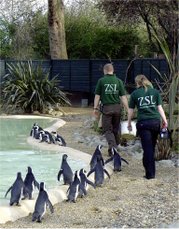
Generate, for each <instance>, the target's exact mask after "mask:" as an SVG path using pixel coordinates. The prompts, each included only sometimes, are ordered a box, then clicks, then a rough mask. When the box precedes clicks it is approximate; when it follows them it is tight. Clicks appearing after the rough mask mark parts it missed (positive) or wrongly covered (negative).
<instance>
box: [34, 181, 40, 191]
mask: <svg viewBox="0 0 179 229" xmlns="http://www.w3.org/2000/svg"><path fill="white" fill-rule="evenodd" d="M34 186H35V187H37V188H38V190H39V189H40V185H39V182H37V181H36V180H35V179H34Z"/></svg>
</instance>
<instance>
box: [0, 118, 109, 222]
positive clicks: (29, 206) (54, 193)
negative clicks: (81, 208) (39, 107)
mask: <svg viewBox="0 0 179 229" xmlns="http://www.w3.org/2000/svg"><path fill="white" fill-rule="evenodd" d="M8 117H10V116H8ZM26 117H27V116H26ZM31 117H32V116H31ZM38 117H41V118H42V116H38ZM11 118H12V116H11ZM13 118H16V117H15V116H13ZM18 118H19V116H18ZM21 118H22V117H21ZM35 118H36V116H35ZM48 118H49V119H50V118H51V117H48ZM51 119H53V118H51ZM55 119H56V120H57V122H55V123H54V124H53V125H52V126H50V127H48V128H46V130H48V131H56V130H57V129H58V128H60V127H61V126H63V125H65V123H66V122H65V121H64V120H62V119H58V118H55ZM27 142H28V143H29V144H31V145H33V146H36V147H37V148H40V149H42V150H43V149H44V150H52V151H58V150H60V152H61V153H66V154H68V155H69V156H71V157H74V158H76V157H77V158H80V159H81V160H83V161H84V162H85V163H86V164H89V162H90V159H91V155H90V154H87V153H84V152H82V151H79V150H76V149H73V148H70V147H63V146H58V145H52V144H47V143H44V142H43V143H39V141H38V140H35V139H33V138H32V137H28V138H27ZM105 168H106V169H107V171H108V172H109V174H110V175H111V174H112V172H113V171H112V167H111V166H110V165H106V166H105ZM85 169H86V170H87V171H88V170H89V167H88V166H87V167H86V168H85ZM105 177H106V175H105ZM90 180H92V181H94V176H91V177H90ZM67 189H68V186H67V185H59V187H56V188H53V189H48V188H47V190H48V194H49V199H50V200H51V202H52V204H53V205H55V204H57V203H60V202H62V201H63V200H65V199H66V191H67ZM37 195H38V194H36V195H34V199H33V200H23V201H21V202H20V204H21V206H20V207H17V206H11V207H10V206H9V205H3V206H0V224H5V223H6V222H8V221H12V222H14V221H16V220H17V219H19V218H23V217H26V216H28V215H29V214H30V213H32V212H33V211H34V206H35V202H36V197H37Z"/></svg>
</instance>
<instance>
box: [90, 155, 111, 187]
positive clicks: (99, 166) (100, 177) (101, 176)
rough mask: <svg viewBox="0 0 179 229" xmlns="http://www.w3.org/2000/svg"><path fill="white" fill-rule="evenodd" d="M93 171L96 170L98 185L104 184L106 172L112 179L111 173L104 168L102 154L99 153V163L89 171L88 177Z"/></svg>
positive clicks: (95, 178)
mask: <svg viewBox="0 0 179 229" xmlns="http://www.w3.org/2000/svg"><path fill="white" fill-rule="evenodd" d="M93 172H94V180H95V185H96V186H102V184H103V182H104V173H106V175H107V176H108V178H109V179H110V175H109V173H108V171H107V170H106V169H104V168H103V162H102V160H101V157H100V155H97V163H96V165H95V167H94V168H93V169H91V170H90V171H89V172H88V175H87V177H89V176H90V174H92V173H93Z"/></svg>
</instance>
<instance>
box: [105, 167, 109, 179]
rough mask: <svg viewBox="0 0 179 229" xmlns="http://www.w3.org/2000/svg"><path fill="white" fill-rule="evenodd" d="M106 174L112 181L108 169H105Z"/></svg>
mask: <svg viewBox="0 0 179 229" xmlns="http://www.w3.org/2000/svg"><path fill="white" fill-rule="evenodd" d="M104 172H105V173H106V175H107V176H108V178H109V179H110V175H109V173H108V171H107V170H106V169H104Z"/></svg>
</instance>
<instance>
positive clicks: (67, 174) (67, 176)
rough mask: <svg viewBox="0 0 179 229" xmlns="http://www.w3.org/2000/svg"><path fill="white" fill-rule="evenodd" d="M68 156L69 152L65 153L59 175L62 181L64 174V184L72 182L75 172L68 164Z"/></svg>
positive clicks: (58, 177) (58, 178)
mask: <svg viewBox="0 0 179 229" xmlns="http://www.w3.org/2000/svg"><path fill="white" fill-rule="evenodd" d="M67 157H68V156H67V154H63V156H62V163H61V168H60V171H59V172H58V175H57V180H58V181H60V177H61V175H62V174H63V182H64V185H66V184H71V183H72V181H73V172H72V169H71V168H70V166H69V165H68V162H67Z"/></svg>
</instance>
